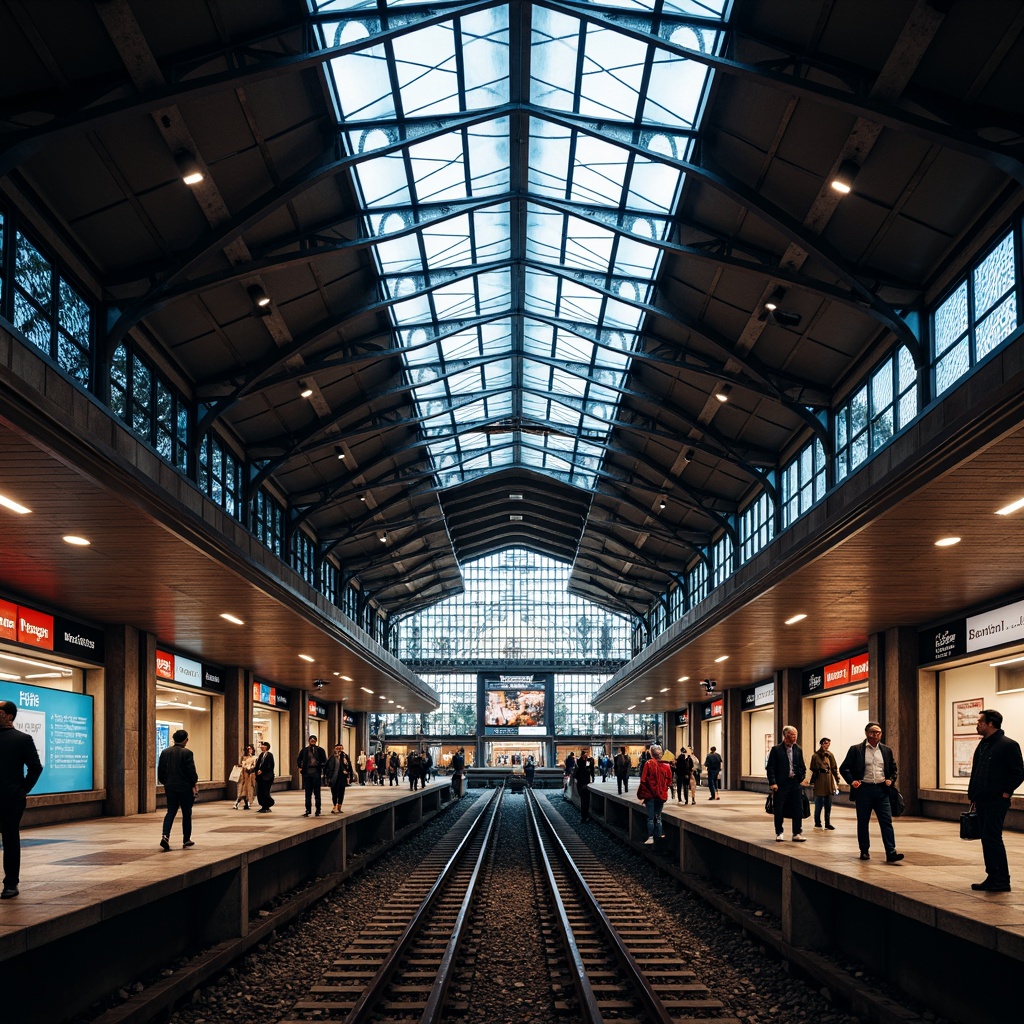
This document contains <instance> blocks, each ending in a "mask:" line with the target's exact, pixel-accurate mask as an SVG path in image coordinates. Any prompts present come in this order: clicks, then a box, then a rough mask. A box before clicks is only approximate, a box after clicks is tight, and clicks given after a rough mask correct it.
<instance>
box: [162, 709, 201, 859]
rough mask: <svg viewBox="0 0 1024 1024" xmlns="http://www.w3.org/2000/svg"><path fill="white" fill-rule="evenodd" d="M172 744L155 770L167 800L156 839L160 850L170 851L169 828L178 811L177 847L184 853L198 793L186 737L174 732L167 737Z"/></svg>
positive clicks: (194, 767)
mask: <svg viewBox="0 0 1024 1024" xmlns="http://www.w3.org/2000/svg"><path fill="white" fill-rule="evenodd" d="M171 739H172V740H174V744H173V745H172V746H170V747H168V748H167V749H166V750H162V751H161V752H160V760H159V761H158V762H157V766H156V779H157V782H159V783H160V785H162V786H163V787H164V793H165V794H166V796H167V813H166V814H165V815H164V830H163V834H162V835H161V836H160V849H161V850H169V849H170V848H171V826H172V825H173V824H174V818H175V815H176V814H177V813H178V808H179V807H180V808H181V846H182V849H188V847H190V846H195V845H196V844H195V843H193V842H192V805H193V804H194V803H195V800H196V794H197V793H198V792H199V773H198V772H197V771H196V759H195V757H194V756H193V755H192V751H191V750H189V749H188V747H186V746H185V744H186V743H188V733H187V732H186V731H185V730H184V729H178V730H177V732H175V734H174V735H173V736H172V737H171Z"/></svg>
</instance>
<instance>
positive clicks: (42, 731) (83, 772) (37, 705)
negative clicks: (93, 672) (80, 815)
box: [0, 681, 93, 796]
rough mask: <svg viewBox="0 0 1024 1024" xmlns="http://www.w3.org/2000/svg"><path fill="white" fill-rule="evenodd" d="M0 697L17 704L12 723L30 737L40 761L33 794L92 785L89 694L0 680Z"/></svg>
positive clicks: (91, 730)
mask: <svg viewBox="0 0 1024 1024" xmlns="http://www.w3.org/2000/svg"><path fill="white" fill-rule="evenodd" d="M0 700H9V701H11V702H13V703H14V704H15V705H17V708H18V717H17V718H15V720H14V727H15V728H16V729H20V730H21V731H22V732H24V733H27V734H28V735H29V736H31V737H32V739H33V740H34V741H35V745H36V750H37V751H38V752H39V760H40V761H42V763H43V774H42V776H41V777H40V779H39V781H38V782H37V783H36V784H35V787H34V788H33V790H32V795H33V796H35V795H38V794H40V793H74V792H78V791H80V790H90V789H92V774H93V759H92V746H93V743H92V739H93V714H92V705H93V699H92V697H89V696H87V695H86V694H84V693H68V692H67V690H50V689H47V688H46V687H43V686H25V685H22V684H20V683H8V682H3V681H0Z"/></svg>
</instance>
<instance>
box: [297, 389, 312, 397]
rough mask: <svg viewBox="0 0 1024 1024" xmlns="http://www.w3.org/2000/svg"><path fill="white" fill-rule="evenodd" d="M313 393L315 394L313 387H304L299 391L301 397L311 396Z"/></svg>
mask: <svg viewBox="0 0 1024 1024" xmlns="http://www.w3.org/2000/svg"><path fill="white" fill-rule="evenodd" d="M311 394H313V389H312V388H304V389H303V390H302V391H300V392H299V397H300V398H309V396H310V395H311Z"/></svg>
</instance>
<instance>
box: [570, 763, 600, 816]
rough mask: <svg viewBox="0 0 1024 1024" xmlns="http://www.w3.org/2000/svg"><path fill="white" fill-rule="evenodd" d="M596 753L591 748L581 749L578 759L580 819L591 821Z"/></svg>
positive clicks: (577, 788) (575, 775) (575, 773)
mask: <svg viewBox="0 0 1024 1024" xmlns="http://www.w3.org/2000/svg"><path fill="white" fill-rule="evenodd" d="M594 773H595V765H594V755H593V754H591V752H590V751H589V750H581V751H580V756H579V757H578V758H577V759H576V770H575V771H574V772H573V777H574V778H575V779H576V792H577V793H579V796H580V821H590V784H591V783H592V782H593V781H594Z"/></svg>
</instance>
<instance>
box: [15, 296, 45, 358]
mask: <svg viewBox="0 0 1024 1024" xmlns="http://www.w3.org/2000/svg"><path fill="white" fill-rule="evenodd" d="M14 326H15V327H16V328H17V329H18V330H19V331H21V333H22V334H24V335H25V337H26V338H28V340H29V341H31V342H32V344H33V345H36V346H38V347H39V348H41V349H42V350H43V351H44V352H45V353H46V354H47V355H49V354H50V320H49V318H48V317H45V316H43V314H42V313H40V312H39V309H38V307H36V306H34V305H33V304H32V303H31V302H29V301H28V299H26V298H24V297H23V296H22V294H21V292H15V293H14Z"/></svg>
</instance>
